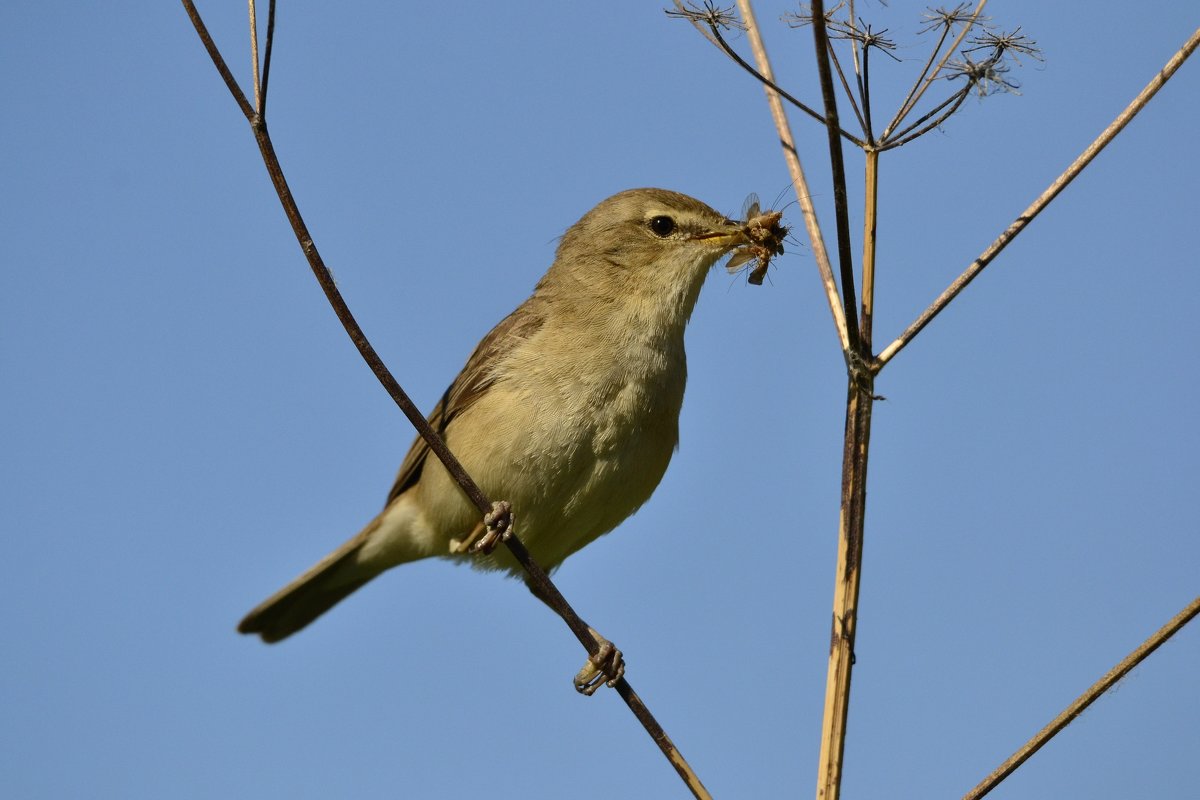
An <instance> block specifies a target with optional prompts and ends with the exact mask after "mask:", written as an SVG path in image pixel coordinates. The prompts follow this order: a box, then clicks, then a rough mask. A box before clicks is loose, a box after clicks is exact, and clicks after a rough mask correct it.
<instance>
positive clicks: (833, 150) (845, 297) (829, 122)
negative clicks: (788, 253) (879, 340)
mask: <svg viewBox="0 0 1200 800" xmlns="http://www.w3.org/2000/svg"><path fill="white" fill-rule="evenodd" d="M812 10H813V21H812V29H813V39H814V42H815V46H816V53H817V77H818V79H819V81H820V84H821V99H822V100H823V101H824V103H825V130H826V132H827V134H828V139H829V167H830V171H831V172H832V173H833V175H832V177H833V212H834V220H835V221H836V223H837V244H838V251H837V255H838V267H839V271H840V272H841V279H842V308H843V310H844V311H845V314H846V328H847V330H848V332H849V334H850V350H851V351H852V352H854V353H858V354H860V355H862V354H863V353H862V351H861V349H860V348H859V340H858V310H857V308H856V306H857V305H858V296H857V293H856V292H855V290H854V262H853V258H852V257H851V255H850V209H849V201H848V198H847V194H846V165H845V162H844V161H843V158H842V140H841V137H839V136H838V131H839V130H840V128H839V126H838V111H837V95H836V94H835V92H834V89H833V74H832V72H831V71H830V69H829V57H828V51H829V34H828V32H827V31H826V30H825V4H824V3H823V2H822V0H813V4H812ZM863 55H864V58H865V56H866V54H865V53H864V54H863ZM868 355H869V354H868Z"/></svg>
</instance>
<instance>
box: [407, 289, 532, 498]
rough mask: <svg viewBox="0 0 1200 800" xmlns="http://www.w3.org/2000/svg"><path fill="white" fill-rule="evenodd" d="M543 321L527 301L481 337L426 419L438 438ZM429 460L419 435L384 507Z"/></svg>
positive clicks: (427, 446) (489, 383)
mask: <svg viewBox="0 0 1200 800" xmlns="http://www.w3.org/2000/svg"><path fill="white" fill-rule="evenodd" d="M544 321H545V317H544V316H543V315H542V314H541V313H539V312H538V311H536V310H535V309H533V308H531V307H530V303H529V301H526V302H525V303H523V304H521V305H520V306H519V307H517V309H516V311H513V312H512V313H511V314H509V315H508V316H507V317H505V318H504V319H503V320H501V321H500V323H499V324H498V325H496V327H494V328H492V330H491V332H490V333H488V335H487V336H484V337H483V340H482V341H480V342H479V344H478V345H477V346H476V347H475V352H473V353H472V354H471V357H470V358H469V359H467V365H466V366H465V367H463V369H462V372H460V373H458V377H457V378H455V379H454V382H453V383H451V384H450V386H449V387H448V388H447V389H446V391H445V392H443V393H442V399H441V400H439V401H438V404H437V405H436V406H434V408H433V411H431V412H430V414H429V416H428V417H427V419H428V420H429V424H430V425H431V426H432V427H433V429H434V430H435V431H437V433H438V435H439V436H441V437H442V438H443V439H444V438H445V437H446V428H447V427H448V426H449V425H450V423H451V422H452V421H453V420H454V418H455V417H457V416H458V415H459V414H461V413H462V412H463V411H465V410H466V409H468V408H470V407H471V404H472V403H474V402H475V401H476V400H478V399H479V398H480V397H482V396H483V393H484V392H485V391H487V388H488V387H489V386H491V385H492V384H493V383H495V382H496V370H495V367H496V365H497V364H499V363H500V362H502V361H503V360H504V358H505V357H506V356H507V355H508V354H509V353H510V352H511V351H512V349H513V348H514V347H516V346H517V345H518V344H520V343H521V342H522V341H524V340H525V339H528V338H529V337H530V336H532V335H533V334H534V333H535V332H536V331H537V330H538V328H540V327H541V326H542V323H543V322H544ZM428 457H429V445H428V444H426V443H425V440H424V439H423V438H421V436H420V435H418V436H417V438H416V440H415V441H414V442H413V443H412V447H411V448H409V451H408V455H406V456H405V457H404V462H403V463H402V464H401V465H400V473H399V474H398V475H397V476H396V483H395V484H394V485H393V486H392V491H391V492H389V493H388V498H387V502H386V503H385V504H384V507H385V508H386V507H387V506H389V505H391V503H392V501H393V500H395V499H396V498H397V497H399V496H400V495H401V494H403V493H404V492H405V491H407V490H408V489H409V488H410V487H412V486H413V484H415V483H416V482H417V480H418V479H419V478H420V477H421V470H422V468H424V466H425V460H426V459H427V458H428Z"/></svg>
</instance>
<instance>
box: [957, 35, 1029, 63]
mask: <svg viewBox="0 0 1200 800" xmlns="http://www.w3.org/2000/svg"><path fill="white" fill-rule="evenodd" d="M970 43H971V45H972V46H971V47H967V48H964V49H963V53H975V52H978V51H980V50H991V51H992V58H995V59H1000V58H1002V57H1003V56H1005V55H1010V56H1012V60H1013V61H1015V62H1016V63H1018V64H1020V63H1021V59H1020V57H1021V56H1029V57H1030V58H1032V59H1034V60H1035V61H1045V59H1044V58H1042V51H1041V48H1039V47H1038V46H1037V42H1035V41H1033V40H1032V39H1030V38H1029V37H1028V36H1026V35H1025V34H1023V33H1021V29H1020V28H1017V29H1016V30H1014V31H1012V32H1011V33H1004V32H1000V33H993V32H992V31H984V32H983V33H981V34H979V35H977V36H972V37H971V39H970Z"/></svg>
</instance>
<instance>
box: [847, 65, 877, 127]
mask: <svg viewBox="0 0 1200 800" xmlns="http://www.w3.org/2000/svg"><path fill="white" fill-rule="evenodd" d="M858 88H859V90H860V91H861V92H862V107H863V116H864V117H866V118H867V133H866V135H867V141H869V142H872V143H873V142H874V141H875V131H874V129H872V127H871V48H870V47H863V55H862V75H860V76H859V78H858ZM851 102H853V101H851Z"/></svg>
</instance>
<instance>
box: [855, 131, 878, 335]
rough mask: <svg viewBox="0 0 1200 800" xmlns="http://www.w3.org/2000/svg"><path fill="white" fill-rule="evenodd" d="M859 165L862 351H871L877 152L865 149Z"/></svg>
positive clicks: (876, 205)
mask: <svg viewBox="0 0 1200 800" xmlns="http://www.w3.org/2000/svg"><path fill="white" fill-rule="evenodd" d="M865 155H866V163H865V164H864V166H863V183H864V187H863V259H862V276H863V277H862V318H861V321H860V323H859V325H860V326H861V331H862V344H863V350H864V352H867V353H869V352H871V335H872V323H873V321H874V319H875V242H876V237H875V233H876V226H877V221H876V220H877V219H878V214H879V151H878V150H868V151H867V152H866V154H865Z"/></svg>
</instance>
